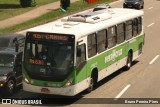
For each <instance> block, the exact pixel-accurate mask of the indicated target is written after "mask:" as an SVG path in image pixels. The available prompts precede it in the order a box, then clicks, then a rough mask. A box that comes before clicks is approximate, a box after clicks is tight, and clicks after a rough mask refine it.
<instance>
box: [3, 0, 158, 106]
mask: <svg viewBox="0 0 160 107" xmlns="http://www.w3.org/2000/svg"><path fill="white" fill-rule="evenodd" d="M122 2H123V1H122V0H121V1H118V2H116V3H113V4H111V6H112V7H122V4H123V3H122ZM144 12H145V17H144V18H145V20H144V29H145V34H146V35H145V46H144V49H143V55H142V56H141V57H140V58H139V59H138V60H137V61H135V62H134V64H133V66H132V68H131V69H130V70H129V71H125V72H123V71H122V70H119V71H117V72H116V73H114V74H113V75H111V76H109V77H108V78H105V79H104V80H102V81H101V82H100V83H98V87H97V88H96V89H95V90H94V91H92V92H91V93H89V94H86V93H84V92H82V93H80V94H79V95H78V96H80V99H74V100H73V101H72V102H71V103H70V104H69V105H68V104H67V105H63V106H71V107H72V106H73V107H81V106H87V107H90V106H95V107H117V106H118V107H135V106H136V107H137V106H138V107H160V99H159V104H129V103H131V101H130V100H131V99H127V98H135V99H133V100H136V99H137V101H140V100H143V101H144V100H145V99H138V98H146V99H147V98H149V99H150V98H160V84H159V82H160V56H159V55H160V14H159V12H160V0H145V6H144ZM27 97H28V98H56V97H57V96H54V95H42V94H35V93H29V92H24V91H23V90H22V89H20V90H19V91H17V92H16V94H14V95H13V96H12V98H27ZM59 97H61V96H59ZM84 98H86V99H85V101H87V100H88V102H89V100H92V102H91V103H96V104H85V103H83V101H84ZM90 98H96V99H90ZM102 98H105V99H102ZM107 98H125V99H126V101H127V103H128V104H102V102H103V101H104V100H109V99H107ZM81 102H82V104H81ZM62 103H63V101H62ZM132 103H134V101H132ZM152 103H157V100H155V101H153V102H152ZM3 106H4V105H0V107H3ZM7 106H11V107H14V106H15V107H16V106H17V105H7ZM19 106H22V105H19ZM23 106H24V105H23ZM25 106H27V107H28V106H31V105H25ZM45 106H46V107H47V106H48V105H45ZM53 106H54V105H53Z"/></svg>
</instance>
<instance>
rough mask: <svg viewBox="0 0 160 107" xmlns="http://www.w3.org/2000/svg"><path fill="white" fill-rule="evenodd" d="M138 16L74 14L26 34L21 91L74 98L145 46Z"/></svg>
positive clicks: (124, 12)
mask: <svg viewBox="0 0 160 107" xmlns="http://www.w3.org/2000/svg"><path fill="white" fill-rule="evenodd" d="M143 16H144V12H143V11H142V10H133V9H123V8H110V9H105V10H99V11H94V12H93V11H87V12H81V13H77V14H74V15H71V16H67V17H64V18H62V19H59V20H56V21H54V22H50V23H48V24H45V25H41V26H38V27H34V28H31V29H29V30H28V31H27V33H26V41H25V49H24V55H23V56H24V57H23V69H22V70H23V76H24V77H23V89H24V90H25V91H29V92H35V93H44V94H55V95H66V96H74V95H76V94H78V93H80V92H82V91H83V90H87V91H88V92H91V91H92V90H93V89H94V87H95V85H96V84H97V82H99V81H100V80H102V79H103V78H105V77H107V76H109V75H110V74H112V73H114V72H116V71H117V70H118V69H120V68H122V67H126V68H127V69H129V68H130V67H131V65H132V61H134V60H135V59H137V58H138V57H139V56H140V55H141V54H142V48H143V45H144V36H145V35H144V30H143Z"/></svg>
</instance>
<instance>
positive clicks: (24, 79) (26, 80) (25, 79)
mask: <svg viewBox="0 0 160 107" xmlns="http://www.w3.org/2000/svg"><path fill="white" fill-rule="evenodd" d="M23 81H24V82H25V83H27V84H29V80H28V79H27V78H26V77H25V75H23Z"/></svg>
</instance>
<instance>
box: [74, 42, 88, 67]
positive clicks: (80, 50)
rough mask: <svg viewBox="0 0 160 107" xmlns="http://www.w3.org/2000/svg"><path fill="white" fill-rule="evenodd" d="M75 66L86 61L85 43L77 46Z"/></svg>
mask: <svg viewBox="0 0 160 107" xmlns="http://www.w3.org/2000/svg"><path fill="white" fill-rule="evenodd" d="M76 60H77V61H76V64H77V66H78V65H79V64H81V63H82V62H84V61H86V48H85V44H82V45H79V46H77V57H76Z"/></svg>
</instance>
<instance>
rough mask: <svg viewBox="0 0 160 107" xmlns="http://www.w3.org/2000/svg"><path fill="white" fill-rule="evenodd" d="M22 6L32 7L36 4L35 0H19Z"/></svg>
mask: <svg viewBox="0 0 160 107" xmlns="http://www.w3.org/2000/svg"><path fill="white" fill-rule="evenodd" d="M19 2H20V5H21V6H22V7H34V6H36V2H35V0H19Z"/></svg>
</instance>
